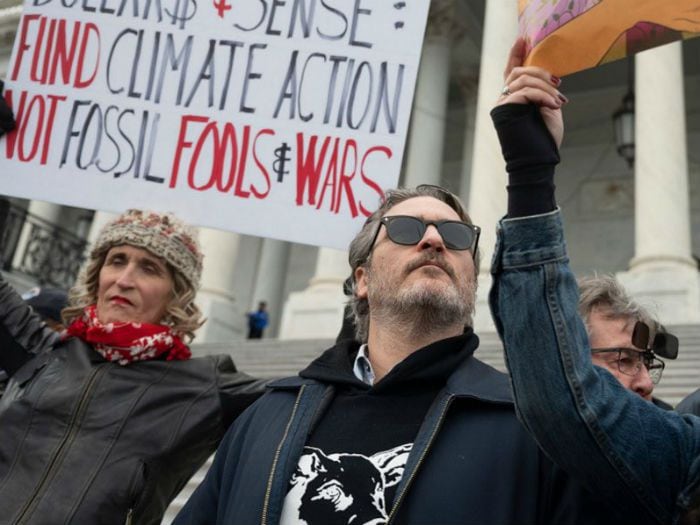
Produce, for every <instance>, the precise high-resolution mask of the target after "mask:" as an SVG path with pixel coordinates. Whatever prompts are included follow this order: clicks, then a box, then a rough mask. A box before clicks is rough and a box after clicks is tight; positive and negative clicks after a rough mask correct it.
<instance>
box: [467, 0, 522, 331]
mask: <svg viewBox="0 0 700 525" xmlns="http://www.w3.org/2000/svg"><path fill="white" fill-rule="evenodd" d="M517 34H518V9H517V4H516V2H504V1H503V0H487V1H486V14H485V16H484V38H483V42H482V46H481V66H480V68H479V90H478V94H477V107H476V124H475V130H474V148H473V156H472V168H471V182H470V187H469V192H468V194H469V201H468V204H467V210H468V211H469V214H470V215H471V217H472V219H473V221H474V222H475V223H476V224H478V225H479V226H481V240H480V241H479V246H480V249H481V265H480V271H479V291H478V293H477V306H476V315H475V316H474V327H475V329H476V331H477V332H479V331H482V332H483V331H494V330H495V329H494V327H493V323H492V321H491V314H490V312H489V308H488V291H489V288H490V287H491V275H490V272H489V266H490V263H491V257H492V255H493V247H494V244H495V242H496V223H497V222H498V220H499V219H500V218H501V217H502V216H503V215H505V213H506V211H507V210H506V204H507V199H506V190H505V185H506V181H507V179H506V175H505V163H504V161H503V157H502V155H501V147H500V145H499V143H498V138H497V137H496V132H495V131H494V129H493V124H492V122H491V117H490V116H489V112H490V111H491V109H492V108H493V106H494V104H495V103H496V100H497V99H498V96H499V94H500V92H501V89H502V87H503V69H504V68H505V65H506V59H507V58H508V52H509V51H510V48H511V46H512V45H513V43H514V42H515V39H516V37H517ZM465 193H466V192H465Z"/></svg>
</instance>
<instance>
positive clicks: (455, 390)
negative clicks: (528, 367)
mask: <svg viewBox="0 0 700 525" xmlns="http://www.w3.org/2000/svg"><path fill="white" fill-rule="evenodd" d="M445 388H446V391H447V393H448V394H452V395H454V396H457V397H470V398H474V399H480V400H482V401H488V402H492V403H505V404H511V405H512V404H513V403H514V401H513V393H512V390H511V385H510V378H509V377H508V375H506V374H504V373H503V372H499V371H498V370H496V369H495V368H493V367H492V366H490V365H487V364H486V363H484V362H483V361H479V360H478V359H477V358H476V357H474V356H469V357H468V358H467V359H465V360H464V361H462V364H461V365H460V366H459V368H457V370H455V371H454V373H453V374H452V375H451V376H450V377H449V379H448V380H447V385H446V387H445Z"/></svg>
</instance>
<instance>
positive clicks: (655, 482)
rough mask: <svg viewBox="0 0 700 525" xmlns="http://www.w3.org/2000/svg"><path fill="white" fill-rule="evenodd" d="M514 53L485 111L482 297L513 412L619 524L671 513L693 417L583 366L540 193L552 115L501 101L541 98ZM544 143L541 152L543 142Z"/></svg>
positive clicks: (581, 339)
mask: <svg viewBox="0 0 700 525" xmlns="http://www.w3.org/2000/svg"><path fill="white" fill-rule="evenodd" d="M516 47H517V46H516ZM514 54H515V59H514V56H513V55H511V64H510V66H509V68H510V71H507V72H506V73H507V74H506V78H507V79H510V81H509V82H508V84H509V86H510V91H511V92H512V95H509V96H506V97H503V98H502V100H501V105H500V106H499V107H498V108H496V110H494V112H493V114H492V115H493V118H494V122H495V123H496V127H497V131H498V134H499V138H500V140H501V142H502V147H503V150H504V155H505V156H506V161H507V169H508V172H509V183H510V187H509V192H510V195H509V214H508V216H507V217H506V218H505V219H504V220H502V221H501V223H500V226H499V231H498V241H497V246H496V254H495V257H494V265H493V269H492V273H493V277H494V281H493V282H494V285H493V288H492V290H491V295H490V301H491V308H492V314H493V317H494V320H495V322H496V326H497V329H498V331H499V334H500V335H501V338H502V340H503V343H504V347H505V350H506V362H507V365H508V368H509V370H510V373H511V377H512V384H513V391H514V395H515V400H516V407H517V410H518V415H519V417H520V418H521V420H522V421H523V423H524V425H525V426H526V428H527V429H528V431H529V432H530V433H531V434H532V435H533V436H534V438H535V439H536V440H537V442H538V443H539V444H540V446H541V447H542V448H543V450H544V451H545V452H546V453H547V454H548V455H549V456H550V457H551V458H552V459H553V460H554V461H555V462H556V463H557V464H559V466H561V467H562V468H564V469H565V470H566V471H567V472H568V473H569V474H570V475H571V476H573V477H574V478H576V479H578V480H579V481H581V482H582V483H584V484H585V485H587V486H588V487H589V489H591V490H593V491H595V492H596V493H597V494H600V495H603V496H609V497H610V499H611V503H612V504H614V505H616V506H617V507H618V508H620V509H621V510H622V511H623V512H624V513H625V514H626V515H627V516H629V523H635V524H639V523H659V524H662V523H663V524H669V523H678V522H679V520H680V519H681V518H682V517H687V516H688V511H689V509H692V508H693V507H694V506H697V502H696V501H694V499H697V496H698V494H697V493H696V491H697V488H698V487H697V485H698V482H700V419H697V418H693V417H690V416H686V417H685V418H684V417H681V416H679V415H678V414H674V413H672V412H666V411H663V410H661V409H658V408H657V407H655V406H654V405H653V404H651V403H649V402H647V401H645V400H644V399H642V398H641V397H639V396H637V395H635V394H633V393H631V392H629V391H628V390H626V389H625V388H624V387H622V386H621V385H620V384H619V383H618V381H617V380H616V379H615V378H614V377H613V376H612V375H610V374H608V373H607V372H605V371H603V370H601V369H598V368H594V367H593V365H592V363H591V359H590V348H589V344H588V338H587V334H586V330H585V327H584V325H583V322H582V320H581V318H580V317H579V315H578V288H577V285H576V281H575V279H574V276H573V274H572V272H571V270H570V268H569V264H568V257H567V254H566V246H565V242H564V232H563V227H562V220H561V216H560V213H559V211H558V210H556V209H555V210H551V208H552V207H553V203H554V200H553V183H552V182H551V180H550V181H549V186H548V187H549V189H550V190H551V192H552V195H551V200H550V201H548V202H544V201H543V193H542V187H544V186H547V184H546V181H547V175H546V173H545V172H547V171H548V172H549V173H550V176H551V175H552V174H553V169H554V164H556V158H557V157H558V156H557V154H556V153H557V152H556V146H557V143H556V140H552V137H551V135H550V136H549V137H547V136H546V134H547V133H549V132H548V129H549V130H551V129H552V127H551V126H550V125H549V124H550V123H551V122H552V120H551V119H552V115H549V119H550V120H549V121H548V120H547V118H548V117H547V115H546V114H545V115H541V114H540V112H539V111H536V110H535V109H534V108H531V110H530V111H524V110H520V112H518V111H515V112H510V114H509V111H508V105H509V104H511V103H523V102H534V103H535V104H536V105H538V106H539V105H540V104H538V102H537V100H536V97H535V96H532V95H528V96H526V93H519V91H523V89H526V88H523V87H521V86H528V87H527V89H528V90H529V91H532V90H537V89H538V88H537V87H536V86H537V85H539V84H538V83H537V82H536V81H535V80H533V78H530V77H534V78H535V79H537V78H541V70H533V71H531V70H530V69H529V68H525V69H522V68H518V67H517V66H518V65H519V64H518V59H519V57H518V56H517V49H516V48H514ZM514 78H515V79H516V80H517V82H514V80H513V79H514ZM533 86H534V87H533ZM544 91H545V93H548V91H549V88H547V90H544ZM541 96H542V97H544V96H545V95H541ZM551 111H552V110H551V108H549V109H548V110H547V112H548V113H551ZM555 113H556V110H555ZM523 115H524V116H523ZM542 116H544V117H545V118H544V119H542V118H541V117H542ZM524 129H526V130H527V132H526V133H522V131H523V130H524ZM516 139H517V141H518V142H517V144H513V143H512V141H513V140H516ZM547 143H549V145H550V150H549V151H546V149H543V145H544V144H547ZM543 159H544V160H543ZM533 173H534V174H539V175H538V176H539V177H540V178H539V179H538V178H537V176H536V175H533ZM522 174H525V175H527V176H529V177H530V178H534V179H537V180H538V181H539V182H538V184H539V187H540V189H539V190H537V188H535V189H532V188H530V191H531V194H532V192H533V191H534V195H536V196H537V195H539V197H538V198H539V199H540V201H539V202H540V206H539V207H538V208H537V209H536V210H535V213H537V214H535V215H525V214H522V213H518V210H519V209H522V207H520V208H519V207H518V206H519V205H518V203H519V201H518V198H517V195H520V196H521V197H522V195H523V188H522V187H521V188H519V189H518V190H517V191H515V192H514V191H513V187H514V186H515V187H517V186H518V180H519V177H520V176H521V175H522ZM525 179H526V183H525V184H524V186H526V187H527V186H528V183H527V177H525ZM543 181H545V182H543ZM514 193H515V195H514ZM525 194H527V191H526V192H525ZM544 200H546V199H544ZM520 206H522V202H520Z"/></svg>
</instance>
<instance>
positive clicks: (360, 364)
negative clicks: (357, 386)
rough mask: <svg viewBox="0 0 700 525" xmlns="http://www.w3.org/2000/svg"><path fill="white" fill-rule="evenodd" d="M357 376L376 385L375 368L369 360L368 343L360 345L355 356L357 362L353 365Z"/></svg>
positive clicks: (367, 382) (364, 381) (369, 383)
mask: <svg viewBox="0 0 700 525" xmlns="http://www.w3.org/2000/svg"><path fill="white" fill-rule="evenodd" d="M352 371H353V373H354V374H355V377H356V378H357V379H359V380H360V381H362V382H363V383H366V384H368V385H370V386H372V385H374V369H373V368H372V363H370V362H369V355H368V347H367V345H366V344H364V345H362V346H360V349H359V350H358V351H357V357H355V364H354V365H353V367H352Z"/></svg>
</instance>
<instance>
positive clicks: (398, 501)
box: [386, 395, 454, 525]
mask: <svg viewBox="0 0 700 525" xmlns="http://www.w3.org/2000/svg"><path fill="white" fill-rule="evenodd" d="M453 399H454V396H453V395H450V396H449V397H448V398H447V400H446V401H445V403H444V404H443V406H442V412H440V417H439V418H438V421H437V423H436V424H435V428H434V429H433V432H432V433H431V434H430V438H429V439H428V443H427V444H426V445H425V448H424V449H423V452H422V453H421V455H420V458H418V463H416V467H415V468H414V469H413V471H412V472H411V476H410V477H409V478H408V481H407V482H406V484H405V485H404V486H403V490H402V491H401V493H400V494H397V496H396V500H395V501H394V506H393V507H392V509H391V513H390V514H389V518H388V519H387V521H386V523H387V525H389V524H390V523H392V522H393V521H394V518H395V517H396V513H397V511H398V509H399V506H400V505H401V502H402V501H403V499H404V497H405V496H406V493H407V492H408V489H409V488H410V487H411V483H413V480H414V479H415V477H416V474H417V473H418V471H419V470H420V466H421V465H422V464H423V461H424V460H425V456H427V455H428V451H429V450H430V447H431V446H432V445H433V441H435V436H437V433H438V431H439V430H440V427H442V422H443V421H444V420H445V415H446V414H447V409H448V408H450V405H451V404H452V400H453Z"/></svg>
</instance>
